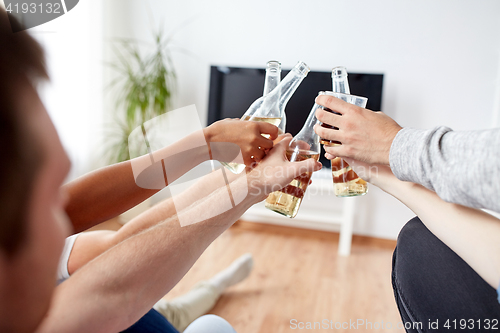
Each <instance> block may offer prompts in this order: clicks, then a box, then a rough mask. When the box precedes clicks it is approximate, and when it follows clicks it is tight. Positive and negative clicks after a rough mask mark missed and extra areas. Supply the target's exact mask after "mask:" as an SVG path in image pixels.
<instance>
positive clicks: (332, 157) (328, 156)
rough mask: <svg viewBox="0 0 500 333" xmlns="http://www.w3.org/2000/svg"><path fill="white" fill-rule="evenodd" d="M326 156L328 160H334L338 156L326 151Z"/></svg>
mask: <svg viewBox="0 0 500 333" xmlns="http://www.w3.org/2000/svg"><path fill="white" fill-rule="evenodd" d="M325 157H326V159H328V160H333V159H334V158H335V157H337V156H335V155H332V154H330V153H325Z"/></svg>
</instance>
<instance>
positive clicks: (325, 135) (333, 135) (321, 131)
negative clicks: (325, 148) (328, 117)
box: [314, 125, 344, 142]
mask: <svg viewBox="0 0 500 333" xmlns="http://www.w3.org/2000/svg"><path fill="white" fill-rule="evenodd" d="M314 132H316V134H318V135H319V137H320V138H322V139H325V140H331V141H338V142H342V140H343V139H344V136H343V132H342V131H340V130H337V129H333V128H325V127H322V126H321V125H314Z"/></svg>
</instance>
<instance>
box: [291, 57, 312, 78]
mask: <svg viewBox="0 0 500 333" xmlns="http://www.w3.org/2000/svg"><path fill="white" fill-rule="evenodd" d="M293 69H295V70H297V71H298V72H299V73H300V74H302V75H304V76H307V74H308V73H309V72H310V71H311V69H310V68H309V66H307V64H306V63H305V62H303V61H299V62H298V63H297V64H296V65H295V66H294V67H293Z"/></svg>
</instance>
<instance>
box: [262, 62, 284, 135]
mask: <svg viewBox="0 0 500 333" xmlns="http://www.w3.org/2000/svg"><path fill="white" fill-rule="evenodd" d="M280 82H281V64H280V63H279V62H278V61H276V60H271V61H268V62H267V65H266V78H265V80H264V93H263V94H262V96H267V94H269V93H270V92H271V91H273V90H274V88H276V87H277V86H278V85H279V84H280ZM280 96H281V92H280V93H278V94H276V97H275V98H277V99H278V100H279V98H280ZM275 108H276V109H277V108H278V104H277V103H276V104H275ZM282 111H283V112H281V121H280V123H279V125H277V126H278V129H279V133H280V134H283V133H285V130H286V113H285V110H282ZM271 113H272V114H279V113H280V110H273V111H272V112H271Z"/></svg>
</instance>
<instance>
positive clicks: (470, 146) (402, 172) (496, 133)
mask: <svg viewBox="0 0 500 333" xmlns="http://www.w3.org/2000/svg"><path fill="white" fill-rule="evenodd" d="M389 159H390V164H391V169H392V172H393V173H394V175H396V177H397V178H399V179H400V180H404V181H410V182H414V183H419V184H422V185H424V186H425V187H427V188H429V189H431V190H433V191H435V192H436V193H437V194H438V195H439V196H440V197H441V198H442V199H443V200H445V201H448V202H453V203H457V204H461V205H464V206H469V207H474V208H485V209H490V210H492V211H495V212H500V128H496V129H489V130H481V131H466V132H454V131H452V130H451V129H450V128H447V127H437V128H434V129H432V130H417V129H412V128H404V129H402V130H401V131H399V133H398V134H397V135H396V137H395V138H394V141H393V142H392V146H391V151H390V157H389Z"/></svg>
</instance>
